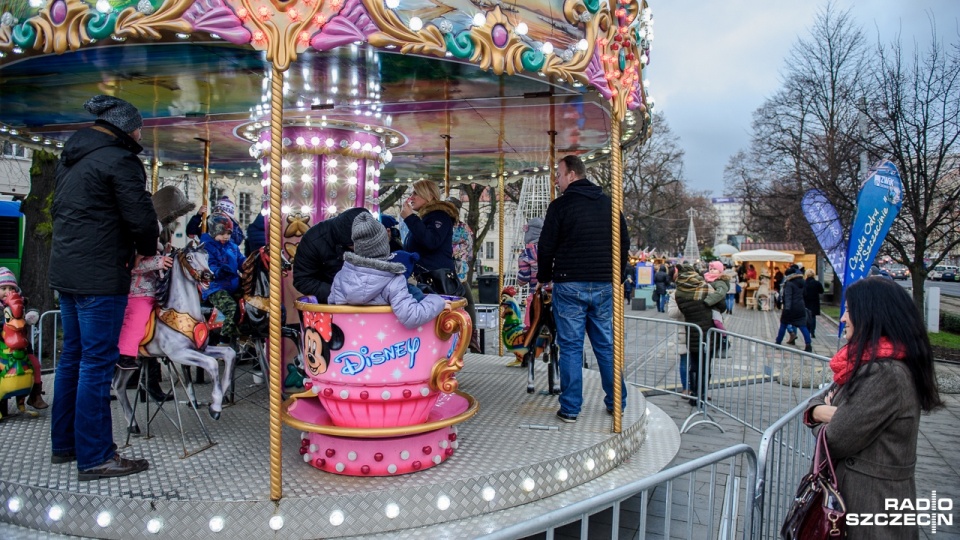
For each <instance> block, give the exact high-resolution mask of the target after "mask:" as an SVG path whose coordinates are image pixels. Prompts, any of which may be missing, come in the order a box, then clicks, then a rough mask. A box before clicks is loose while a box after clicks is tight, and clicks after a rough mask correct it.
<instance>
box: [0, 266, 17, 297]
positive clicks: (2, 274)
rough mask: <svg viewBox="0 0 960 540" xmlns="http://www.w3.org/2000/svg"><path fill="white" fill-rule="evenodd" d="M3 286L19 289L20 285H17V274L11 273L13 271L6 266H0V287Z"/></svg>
mask: <svg viewBox="0 0 960 540" xmlns="http://www.w3.org/2000/svg"><path fill="white" fill-rule="evenodd" d="M4 286H7V287H13V288H15V289H17V290H18V291H19V290H20V286H19V285H17V276H15V275H13V272H12V271H11V270H10V269H9V268H7V267H6V266H0V287H4Z"/></svg>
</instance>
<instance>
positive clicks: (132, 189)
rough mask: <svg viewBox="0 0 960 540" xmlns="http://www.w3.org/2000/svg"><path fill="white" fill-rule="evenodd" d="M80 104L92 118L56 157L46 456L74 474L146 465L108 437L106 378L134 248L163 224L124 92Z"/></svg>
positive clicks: (151, 248)
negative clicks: (58, 332)
mask: <svg viewBox="0 0 960 540" xmlns="http://www.w3.org/2000/svg"><path fill="white" fill-rule="evenodd" d="M83 107H84V108H85V109H86V110H87V111H88V112H90V113H91V114H94V115H96V116H97V117H98V118H97V121H96V123H95V124H94V125H93V126H90V127H86V128H84V129H81V130H80V131H78V132H76V133H74V134H73V136H71V137H70V139H69V140H68V141H67V143H66V145H65V146H64V149H63V153H62V154H61V155H60V162H59V163H58V164H57V179H56V187H55V190H54V195H53V205H52V207H51V215H52V217H53V245H52V248H51V252H50V287H51V288H53V289H55V290H57V291H59V292H60V317H61V319H62V321H63V349H62V352H61V353H60V358H59V361H58V362H57V372H56V377H55V379H54V387H55V389H56V395H55V399H54V401H53V412H52V422H51V437H50V438H51V442H52V446H53V456H52V457H51V462H52V463H69V462H72V461H76V462H77V469H78V470H79V479H80V480H98V479H100V478H109V477H114V476H125V475H128V474H135V473H139V472H143V471H145V470H147V468H148V467H149V464H148V463H147V460H145V459H125V458H123V457H121V456H120V455H119V454H118V453H117V446H116V445H115V444H114V443H113V422H112V420H111V416H110V382H111V380H112V378H113V371H114V367H115V366H116V364H117V360H118V359H119V355H120V352H119V349H118V347H117V342H118V340H119V337H120V328H121V326H122V324H123V314H124V310H125V308H126V306H127V293H128V292H129V291H130V270H131V269H132V267H133V264H134V255H136V254H140V255H144V256H152V255H155V254H156V252H157V238H158V237H159V235H160V227H159V223H158V222H157V214H156V212H155V211H154V208H153V203H152V202H151V200H150V193H149V192H148V191H147V190H146V189H145V186H146V182H147V178H146V174H145V173H144V170H143V163H141V162H140V158H138V157H137V154H139V153H140V152H141V151H142V150H143V147H141V146H140V144H139V143H138V141H139V140H140V127H141V126H142V125H143V119H142V118H141V117H140V113H139V111H137V109H136V107H134V106H133V105H131V104H130V103H127V102H126V101H124V100H122V99H118V98H115V97H111V96H96V97H93V98H91V99H90V100H89V101H87V102H86V103H84V105H83Z"/></svg>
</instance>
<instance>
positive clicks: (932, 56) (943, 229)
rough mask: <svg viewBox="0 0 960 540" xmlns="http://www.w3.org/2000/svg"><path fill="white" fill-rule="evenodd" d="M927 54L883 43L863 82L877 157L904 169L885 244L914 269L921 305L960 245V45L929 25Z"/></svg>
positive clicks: (896, 43)
mask: <svg viewBox="0 0 960 540" xmlns="http://www.w3.org/2000/svg"><path fill="white" fill-rule="evenodd" d="M930 26H931V40H930V43H929V45H928V46H927V48H926V50H924V51H920V50H918V49H919V48H918V47H915V50H914V52H913V53H912V54H908V53H905V52H904V51H903V47H902V45H901V43H900V40H899V37H898V38H897V39H896V40H894V41H893V42H892V43H890V44H888V45H884V44H882V43H880V44H878V45H877V50H876V56H877V68H876V69H874V70H872V71H871V73H872V75H871V76H868V77H865V78H864V81H863V88H864V93H865V94H866V95H867V102H866V106H865V107H863V111H862V112H863V114H864V116H865V117H866V119H867V123H868V125H869V129H870V132H871V135H872V136H871V137H870V138H869V139H868V140H867V141H865V143H866V144H867V145H868V148H869V150H870V151H871V152H872V153H874V154H877V155H881V156H889V158H890V159H891V160H892V161H893V162H894V163H895V164H896V165H897V168H898V169H899V170H900V179H901V180H902V182H903V207H902V209H901V211H900V216H899V218H898V219H897V221H895V222H894V226H893V229H892V230H891V234H890V235H888V236H887V243H888V245H889V246H891V247H892V248H893V252H894V254H895V259H897V260H899V261H900V262H902V263H905V264H906V265H907V266H908V267H909V268H910V275H911V277H912V279H913V299H914V302H915V303H916V304H917V305H918V306H921V307H922V306H923V282H924V280H925V279H926V275H927V271H926V267H925V266H924V258H925V257H927V256H928V255H929V256H930V258H931V259H932V260H931V264H930V266H933V265H936V264H937V263H939V262H940V261H942V260H943V259H944V258H945V257H946V256H947V255H948V254H949V253H950V252H951V251H952V250H953V249H955V248H956V247H957V246H958V245H960V235H958V234H957V230H958V228H960V211H958V205H960V42H956V43H953V44H952V46H951V47H949V48H948V47H945V46H944V45H943V44H942V43H941V42H940V40H939V39H938V37H937V34H936V32H935V30H934V24H933V21H931V25H930Z"/></svg>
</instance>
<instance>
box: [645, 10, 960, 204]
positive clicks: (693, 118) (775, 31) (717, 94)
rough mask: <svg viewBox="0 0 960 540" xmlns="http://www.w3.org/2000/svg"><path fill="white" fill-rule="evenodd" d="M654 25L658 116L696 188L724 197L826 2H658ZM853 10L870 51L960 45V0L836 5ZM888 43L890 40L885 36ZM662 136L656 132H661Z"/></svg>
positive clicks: (653, 85) (650, 75) (652, 72)
mask: <svg viewBox="0 0 960 540" xmlns="http://www.w3.org/2000/svg"><path fill="white" fill-rule="evenodd" d="M649 3H650V7H651V10H652V11H653V19H654V42H653V50H652V53H651V63H650V67H649V70H648V72H647V73H646V75H645V78H647V79H649V80H650V96H652V97H653V98H654V99H655V101H656V110H658V111H660V112H662V113H664V114H665V115H666V119H667V123H668V124H669V125H670V128H671V129H672V130H673V132H674V134H675V135H677V136H678V137H679V139H680V145H681V147H682V148H683V149H684V151H685V152H686V157H685V160H684V171H685V176H686V178H687V180H688V182H689V185H690V187H691V188H693V189H696V190H712V191H713V194H714V196H720V195H722V191H723V169H724V167H725V166H726V164H727V161H728V160H729V158H730V156H731V155H733V154H734V153H736V152H737V151H738V150H740V149H746V148H747V147H748V145H749V142H750V141H749V137H750V120H751V117H752V114H753V111H755V110H756V109H757V108H758V107H759V106H760V105H761V104H762V103H763V101H764V100H765V99H766V98H768V97H769V96H771V95H772V94H773V93H774V92H775V91H776V90H777V89H778V87H779V85H780V80H781V79H780V73H781V72H782V71H783V67H784V65H785V64H784V62H785V58H786V56H787V54H788V53H789V51H790V48H791V47H792V46H793V44H794V43H796V42H797V40H798V39H801V38H802V39H807V38H808V36H809V30H810V27H811V26H812V25H813V22H814V19H815V17H816V14H817V12H818V10H821V9H823V8H824V7H825V6H826V5H827V0H816V1H787V0H727V1H724V2H719V1H712V0H711V1H705V0H657V1H654V0H649ZM835 5H836V6H837V7H838V8H840V9H842V10H846V9H850V10H851V13H852V15H853V18H854V20H855V21H856V23H857V24H858V25H859V26H860V27H861V28H862V29H863V31H864V33H865V35H866V37H867V41H868V43H870V44H875V43H876V42H877V36H878V31H879V32H880V33H882V34H883V35H885V36H886V35H890V36H892V35H894V34H895V33H896V32H897V31H900V32H901V35H902V41H903V44H904V46H905V49H907V50H912V47H913V43H914V41H916V42H918V43H919V44H920V45H921V47H923V46H925V45H926V44H928V43H929V41H930V14H932V15H933V17H934V19H935V23H936V28H937V34H938V36H939V37H940V38H941V39H942V40H943V41H944V42H946V43H956V42H958V41H960V37H958V34H960V29H958V28H960V0H835ZM884 41H885V42H888V41H889V39H886V38H885V39H884ZM654 129H656V126H654Z"/></svg>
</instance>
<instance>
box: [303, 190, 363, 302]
mask: <svg viewBox="0 0 960 540" xmlns="http://www.w3.org/2000/svg"><path fill="white" fill-rule="evenodd" d="M366 211H367V209H366V208H351V209H349V210H345V211H344V212H343V213H342V214H340V215H339V216H336V217H334V218H331V219H328V220H326V221H321V222H320V223H317V224H316V225H314V226H313V227H310V229H309V230H307V232H306V233H304V235H303V238H301V239H300V245H299V246H298V247H297V255H296V257H294V258H293V286H294V287H295V288H296V289H297V291H299V292H300V294H302V295H306V296H316V297H317V301H318V302H320V303H321V304H326V303H327V297H329V296H330V285H332V284H333V278H334V277H335V276H336V275H337V272H339V271H340V269H341V268H343V253H344V252H345V251H347V248H348V247H350V246H352V245H353V239H352V237H351V234H350V233H351V231H352V230H353V220H354V218H356V217H357V216H358V215H359V214H360V213H362V212H366Z"/></svg>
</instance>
